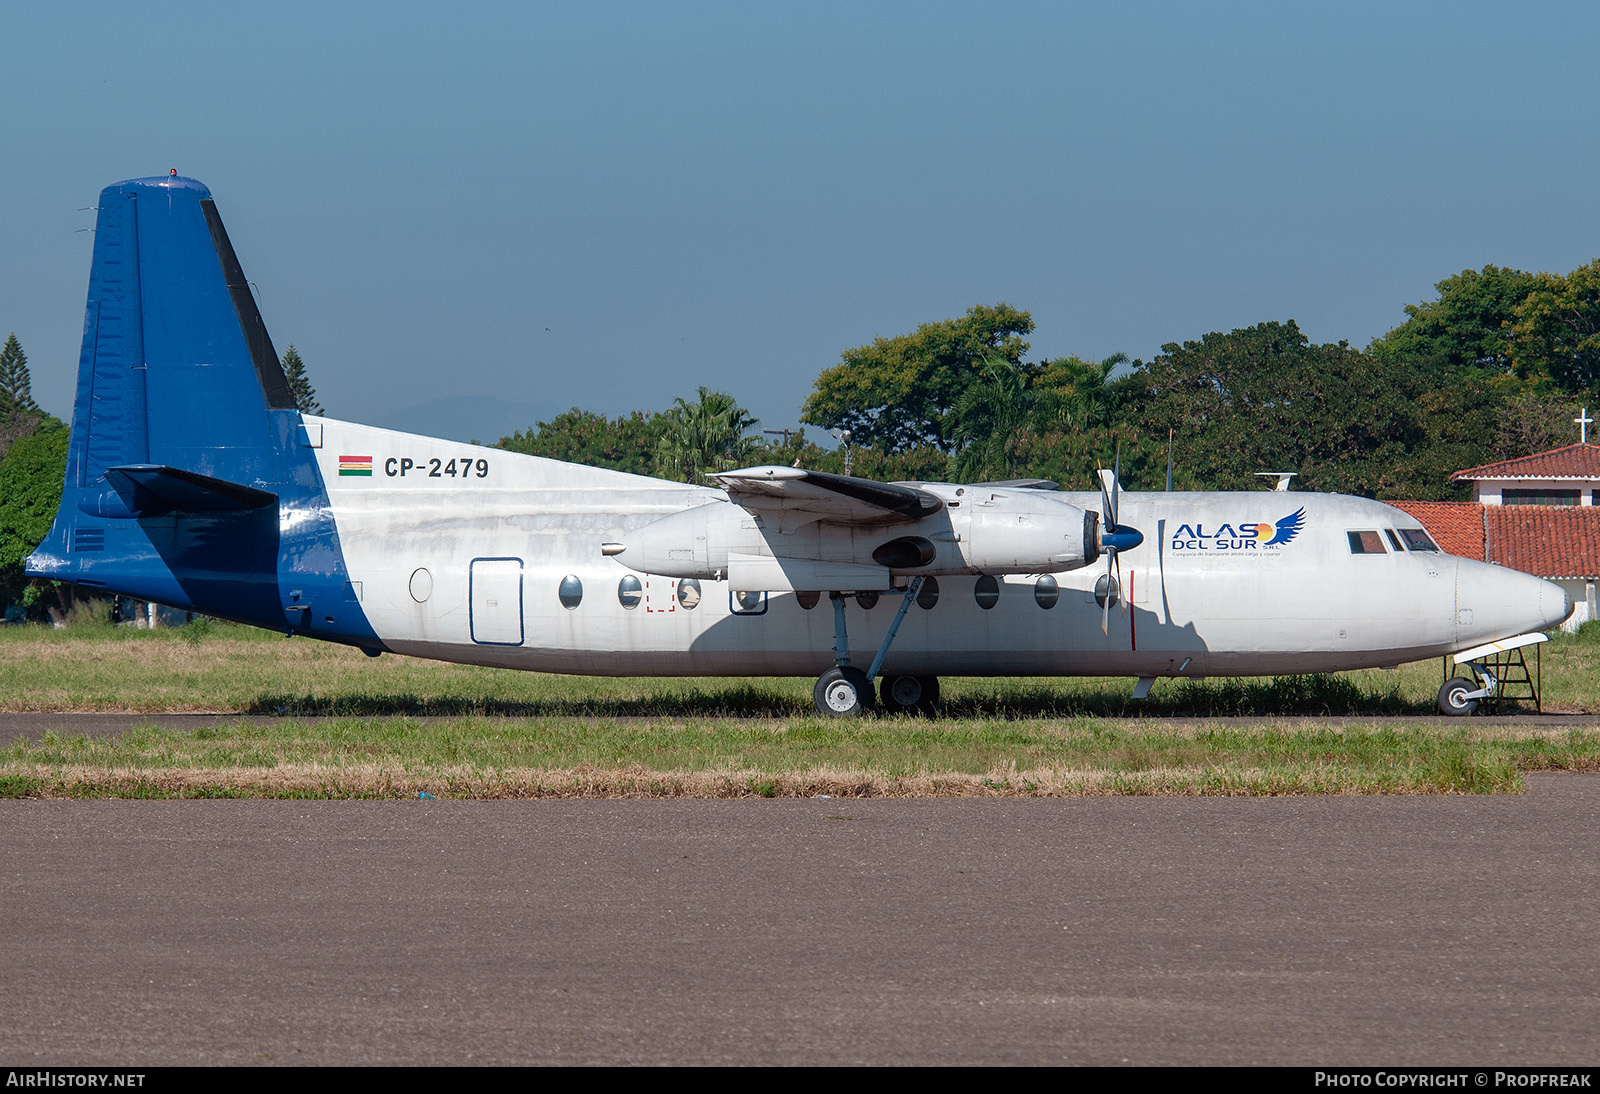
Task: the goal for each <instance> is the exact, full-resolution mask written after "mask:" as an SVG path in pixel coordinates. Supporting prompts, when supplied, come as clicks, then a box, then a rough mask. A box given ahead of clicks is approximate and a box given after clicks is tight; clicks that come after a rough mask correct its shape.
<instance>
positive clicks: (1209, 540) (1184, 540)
mask: <svg viewBox="0 0 1600 1094" xmlns="http://www.w3.org/2000/svg"><path fill="white" fill-rule="evenodd" d="M1305 523H1306V511H1305V509H1304V508H1301V509H1296V510H1295V511H1294V512H1293V513H1290V514H1289V515H1288V516H1286V517H1282V518H1280V519H1279V521H1278V523H1276V524H1239V525H1234V524H1223V525H1221V526H1220V527H1218V528H1217V529H1216V530H1215V531H1207V530H1206V526H1205V525H1204V524H1203V523H1202V524H1180V525H1179V526H1178V530H1177V531H1176V532H1174V533H1172V549H1173V550H1174V551H1257V550H1261V549H1263V548H1267V547H1282V546H1283V545H1284V544H1285V543H1288V542H1289V541H1291V540H1293V539H1294V537H1295V536H1297V535H1299V534H1300V529H1302V528H1304V527H1305Z"/></svg>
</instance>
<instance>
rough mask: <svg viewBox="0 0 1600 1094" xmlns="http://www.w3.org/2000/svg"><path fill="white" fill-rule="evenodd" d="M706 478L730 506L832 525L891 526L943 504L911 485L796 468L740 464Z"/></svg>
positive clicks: (920, 515)
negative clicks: (726, 493)
mask: <svg viewBox="0 0 1600 1094" xmlns="http://www.w3.org/2000/svg"><path fill="white" fill-rule="evenodd" d="M710 478H711V479H712V480H713V481H714V482H716V484H717V485H718V486H720V487H722V488H723V489H724V490H726V491H727V492H728V498H729V500H731V501H732V502H734V504H736V505H740V506H742V507H744V508H745V509H748V510H750V511H751V512H753V513H757V514H761V515H770V516H773V517H783V516H787V517H789V519H791V520H792V519H793V518H794V517H795V516H798V515H801V514H804V515H805V517H806V519H808V520H825V521H830V522H832V523H835V524H897V523H901V522H904V521H912V520H921V519H922V518H923V517H926V516H929V515H930V514H933V513H937V512H939V511H940V510H942V509H943V508H944V502H942V501H940V500H939V499H938V498H937V497H935V496H934V495H932V494H930V493H928V492H927V491H926V490H918V489H917V488H916V487H914V486H909V485H904V484H898V483H885V482H874V481H872V480H871V479H858V478H855V477H854V476H851V475H832V474H829V473H827V472H825V471H807V470H804V469H803V468H799V467H745V468H741V469H740V470H738V471H724V472H722V473H721V474H717V475H712V476H710Z"/></svg>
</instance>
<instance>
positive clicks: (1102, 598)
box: [1094, 574, 1122, 608]
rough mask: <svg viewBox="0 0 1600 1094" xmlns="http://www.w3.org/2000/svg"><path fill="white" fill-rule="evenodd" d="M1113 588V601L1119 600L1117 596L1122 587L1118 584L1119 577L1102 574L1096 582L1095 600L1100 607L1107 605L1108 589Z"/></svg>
mask: <svg viewBox="0 0 1600 1094" xmlns="http://www.w3.org/2000/svg"><path fill="white" fill-rule="evenodd" d="M1107 589H1109V590H1111V603H1113V604H1115V603H1116V602H1117V597H1118V596H1119V595H1120V594H1121V592H1122V589H1121V588H1120V587H1119V586H1118V585H1117V579H1116V578H1114V577H1112V576H1111V575H1110V574H1101V575H1100V577H1099V578H1098V579H1097V580H1096V581H1095V583H1094V602H1095V603H1096V604H1098V605H1100V607H1102V608H1103V607H1105V606H1106V590H1107Z"/></svg>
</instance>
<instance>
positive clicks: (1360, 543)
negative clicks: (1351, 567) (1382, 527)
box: [1345, 532, 1389, 555]
mask: <svg viewBox="0 0 1600 1094" xmlns="http://www.w3.org/2000/svg"><path fill="white" fill-rule="evenodd" d="M1345 535H1347V536H1349V537H1350V553H1351V554H1353V555H1386V554H1388V553H1389V552H1388V551H1385V550H1384V549H1383V540H1382V538H1380V537H1379V535H1378V533H1377V532H1346V533H1345Z"/></svg>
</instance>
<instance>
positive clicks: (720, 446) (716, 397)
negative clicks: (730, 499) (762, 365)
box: [656, 387, 761, 482]
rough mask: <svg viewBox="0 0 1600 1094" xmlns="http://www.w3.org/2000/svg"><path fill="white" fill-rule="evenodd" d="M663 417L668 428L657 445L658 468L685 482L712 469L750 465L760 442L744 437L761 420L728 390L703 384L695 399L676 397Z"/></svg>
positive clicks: (698, 479)
mask: <svg viewBox="0 0 1600 1094" xmlns="http://www.w3.org/2000/svg"><path fill="white" fill-rule="evenodd" d="M662 417H663V418H664V419H665V420H666V429H665V432H664V433H663V435H662V437H661V440H660V442H659V443H658V444H657V445H656V468H657V471H658V472H659V473H660V474H663V475H665V476H667V477H669V478H674V479H679V480H681V481H683V482H700V481H702V479H703V477H704V476H705V474H706V473H707V472H709V471H727V470H729V469H730V468H734V467H739V466H742V465H744V464H747V463H749V462H750V460H751V458H752V457H753V456H754V455H755V452H756V450H757V449H758V448H759V447H760V444H761V442H760V441H759V440H758V439H757V438H755V437H747V436H745V434H746V433H748V432H749V431H750V430H752V429H754V428H755V427H756V426H757V425H759V424H760V422H759V420H758V419H755V418H752V417H751V416H750V414H749V412H748V411H746V410H745V409H744V407H742V406H740V405H739V404H738V403H736V402H734V400H733V396H732V395H729V394H727V393H726V392H721V391H711V390H708V389H707V388H705V387H701V388H700V389H699V395H698V397H697V398H696V400H695V401H694V402H692V403H686V402H684V401H683V399H682V398H681V397H680V398H677V399H674V400H673V405H672V409H671V410H668V411H667V412H666V413H665V414H664V415H662Z"/></svg>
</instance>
